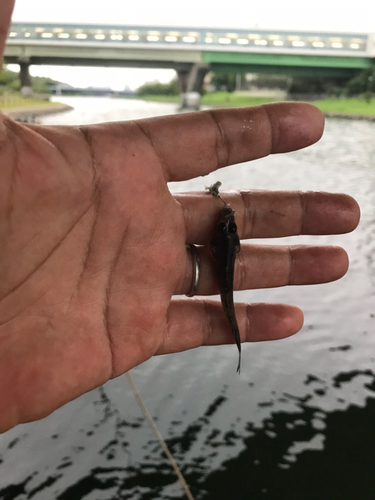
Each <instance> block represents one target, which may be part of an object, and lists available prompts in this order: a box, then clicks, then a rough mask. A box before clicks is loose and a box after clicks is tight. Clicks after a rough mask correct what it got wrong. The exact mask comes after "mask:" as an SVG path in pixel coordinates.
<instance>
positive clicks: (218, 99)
mask: <svg viewBox="0 0 375 500" xmlns="http://www.w3.org/2000/svg"><path fill="white" fill-rule="evenodd" d="M138 99H142V100H146V101H156V102H176V103H178V102H179V101H180V98H179V96H162V95H161V96H140V97H138ZM276 101H280V99H271V98H268V97H252V96H248V95H243V94H236V93H235V92H233V93H228V92H212V93H209V94H205V95H204V96H203V97H202V98H201V104H202V105H207V106H215V107H226V106H229V107H232V106H233V107H240V106H256V105H258V104H266V103H269V102H276ZM312 104H314V105H315V106H317V107H318V108H319V109H320V110H321V111H323V112H326V113H328V112H331V113H343V114H358V115H375V99H373V100H372V101H371V102H370V103H367V102H366V101H365V100H364V99H363V98H354V97H353V98H344V97H342V98H341V97H338V98H331V99H322V100H320V101H312Z"/></svg>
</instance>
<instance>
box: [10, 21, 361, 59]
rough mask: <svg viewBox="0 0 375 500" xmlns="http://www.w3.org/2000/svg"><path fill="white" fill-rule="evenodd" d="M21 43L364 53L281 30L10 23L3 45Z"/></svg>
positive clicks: (342, 42)
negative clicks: (7, 42)
mask: <svg viewBox="0 0 375 500" xmlns="http://www.w3.org/2000/svg"><path fill="white" fill-rule="evenodd" d="M13 40H14V41H15V42H16V41H17V42H18V43H19V42H21V41H22V42H23V43H36V42H37V43H43V42H45V43H50V42H65V43H69V42H70V43H71V42H74V43H82V44H86V43H96V44H103V45H108V44H111V45H114V44H116V45H124V46H139V45H142V46H144V45H148V46H153V47H158V46H159V47H161V46H164V47H166V46H167V47H168V46H169V47H173V46H174V47H176V48H177V47H179V48H181V47H185V48H192V47H200V48H201V47H204V49H205V50H241V51H244V50H249V51H254V50H255V51H263V50H269V51H270V52H277V51H281V52H282V51H283V50H288V51H290V50H296V51H303V50H309V52H311V50H313V51H316V52H317V53H318V52H319V53H321V52H322V51H327V52H330V53H332V52H336V53H342V52H345V53H352V54H353V55H356V54H358V53H362V54H363V53H365V52H366V50H367V47H368V35H367V34H364V33H325V32H320V33H319V32H297V31H281V30H257V29H249V30H226V29H220V28H215V29H211V28H207V29H205V28H165V27H163V28H161V27H145V26H140V27H135V26H94V25H82V26H78V25H67V24H65V25H64V24H62V25H57V24H56V25H51V24H43V23H39V24H36V23H27V24H26V23H13V24H12V26H11V28H10V31H9V38H8V41H9V42H10V43H12V41H13Z"/></svg>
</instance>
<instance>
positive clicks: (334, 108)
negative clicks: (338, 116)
mask: <svg viewBox="0 0 375 500" xmlns="http://www.w3.org/2000/svg"><path fill="white" fill-rule="evenodd" d="M312 104H315V106H317V107H318V108H319V109H320V110H321V111H323V112H325V113H344V114H353V115H375V100H374V99H372V101H371V102H369V103H367V102H366V101H365V100H364V99H361V98H347V99H345V98H340V97H338V98H337V99H322V100H321V101H315V102H313V103H312Z"/></svg>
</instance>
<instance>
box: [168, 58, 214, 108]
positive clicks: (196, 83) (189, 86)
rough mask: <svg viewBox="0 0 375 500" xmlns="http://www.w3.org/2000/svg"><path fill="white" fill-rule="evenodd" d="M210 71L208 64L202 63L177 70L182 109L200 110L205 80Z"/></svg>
mask: <svg viewBox="0 0 375 500" xmlns="http://www.w3.org/2000/svg"><path fill="white" fill-rule="evenodd" d="M208 70H209V66H208V64H202V63H195V64H192V65H190V67H184V68H177V70H176V71H177V75H178V82H179V85H180V99H181V100H180V109H195V110H197V109H199V106H200V94H201V90H202V86H203V80H204V77H205V76H206V74H207V72H208Z"/></svg>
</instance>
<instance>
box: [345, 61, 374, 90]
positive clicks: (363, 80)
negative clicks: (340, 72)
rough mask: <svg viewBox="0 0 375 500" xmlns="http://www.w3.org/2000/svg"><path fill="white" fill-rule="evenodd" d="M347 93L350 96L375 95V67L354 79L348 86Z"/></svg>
mask: <svg viewBox="0 0 375 500" xmlns="http://www.w3.org/2000/svg"><path fill="white" fill-rule="evenodd" d="M346 91H347V94H348V95H349V96H355V95H361V94H366V95H369V93H370V94H373V93H375V66H374V67H371V68H367V69H365V70H364V71H362V72H361V73H360V74H359V75H357V76H355V77H354V78H352V79H351V80H350V81H349V82H348V84H347V86H346Z"/></svg>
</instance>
